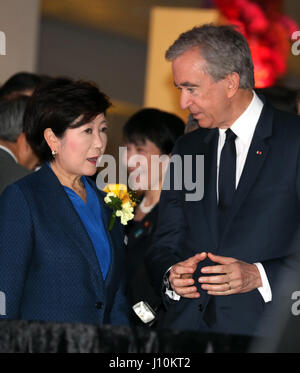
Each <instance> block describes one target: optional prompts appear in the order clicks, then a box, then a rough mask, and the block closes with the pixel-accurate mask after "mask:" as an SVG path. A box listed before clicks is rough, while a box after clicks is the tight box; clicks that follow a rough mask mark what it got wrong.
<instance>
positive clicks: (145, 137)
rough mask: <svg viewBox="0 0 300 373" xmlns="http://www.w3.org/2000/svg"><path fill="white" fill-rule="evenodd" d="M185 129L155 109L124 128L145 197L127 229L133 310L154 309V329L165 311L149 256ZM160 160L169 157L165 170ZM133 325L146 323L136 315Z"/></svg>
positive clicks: (133, 171) (140, 113)
mask: <svg viewBox="0 0 300 373" xmlns="http://www.w3.org/2000/svg"><path fill="white" fill-rule="evenodd" d="M184 128H185V125H184V122H183V121H182V120H181V119H180V118H179V117H177V116H176V115H174V114H171V113H168V112H165V111H161V110H158V109H153V108H145V109H142V110H140V111H138V112H137V113H135V114H134V115H133V116H132V117H131V118H129V120H128V121H127V123H126V124H125V126H124V128H123V136H124V140H125V145H126V147H127V161H128V162H129V167H128V171H129V174H130V176H129V177H130V178H132V183H133V185H132V187H133V189H135V190H138V191H139V192H141V193H142V197H141V202H140V203H139V204H138V205H137V207H136V209H135V217H134V219H133V220H131V221H130V222H129V223H128V225H127V227H126V235H127V239H128V241H127V263H128V274H129V300H130V305H131V307H132V306H134V305H135V304H137V303H139V302H141V301H143V302H146V303H147V304H149V305H150V307H151V309H152V310H153V311H154V312H155V313H156V314H157V317H156V320H155V321H156V322H155V324H153V327H154V325H155V326H156V327H157V326H158V325H159V320H157V319H158V318H159V317H161V316H162V314H163V309H161V300H160V296H159V294H156V292H155V291H154V289H153V287H152V286H151V284H150V280H149V277H148V274H147V272H146V268H145V263H144V261H145V254H146V252H147V250H148V247H149V245H150V242H151V239H152V233H153V231H154V230H155V228H156V225H157V217H158V209H159V198H160V193H161V189H162V182H163V177H164V167H165V168H166V166H167V164H168V160H169V155H170V153H171V151H172V149H173V146H174V144H175V142H176V140H177V138H178V137H180V136H181V135H183V133H184ZM134 156H143V157H144V160H145V162H142V163H140V164H139V163H137V164H136V166H134V165H133V164H132V165H130V158H131V159H133V157H134ZM160 156H165V160H164V165H162V167H160V165H159V164H158V158H159V157H160ZM133 163H134V162H133ZM138 165H139V167H137V166H138ZM151 167H152V168H151ZM151 171H152V172H151ZM154 171H156V172H154ZM134 174H135V176H134ZM131 323H132V325H136V326H138V325H143V321H141V320H140V319H139V318H138V317H137V315H136V314H135V313H133V312H132V313H131Z"/></svg>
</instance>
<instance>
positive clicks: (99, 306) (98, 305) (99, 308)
mask: <svg viewBox="0 0 300 373" xmlns="http://www.w3.org/2000/svg"><path fill="white" fill-rule="evenodd" d="M95 306H96V308H97V310H101V308H102V307H103V303H102V302H97V303H96V304H95Z"/></svg>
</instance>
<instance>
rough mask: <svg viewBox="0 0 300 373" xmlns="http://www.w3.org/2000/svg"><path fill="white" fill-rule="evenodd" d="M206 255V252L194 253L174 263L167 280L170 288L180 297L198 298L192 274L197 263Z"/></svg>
mask: <svg viewBox="0 0 300 373" xmlns="http://www.w3.org/2000/svg"><path fill="white" fill-rule="evenodd" d="M206 257H207V254H206V253H204V252H203V253H201V254H196V255H194V256H192V257H191V258H189V259H187V260H185V261H183V262H179V263H177V264H175V265H174V266H173V267H172V268H171V270H170V274H169V281H170V284H171V287H172V289H173V290H174V291H175V292H176V293H177V294H178V295H180V296H181V297H185V298H199V297H200V294H199V293H198V292H197V288H196V286H194V283H195V281H194V280H193V278H192V276H193V273H194V272H195V270H196V268H197V264H198V263H199V262H202V261H203V260H204V259H205V258H206Z"/></svg>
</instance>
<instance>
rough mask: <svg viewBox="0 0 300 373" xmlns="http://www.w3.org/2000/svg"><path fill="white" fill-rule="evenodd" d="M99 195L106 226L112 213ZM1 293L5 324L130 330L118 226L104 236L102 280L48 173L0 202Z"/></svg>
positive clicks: (74, 218)
mask: <svg viewBox="0 0 300 373" xmlns="http://www.w3.org/2000/svg"><path fill="white" fill-rule="evenodd" d="M89 182H90V183H91V185H92V187H93V188H94V189H95V190H96V191H97V193H98V196H99V201H100V205H101V209H102V212H103V220H104V224H105V226H106V227H107V226H108V222H109V218H110V215H111V210H110V209H109V208H108V207H106V205H105V204H104V203H103V198H104V194H103V193H102V192H100V191H99V190H98V189H97V188H96V186H95V184H94V183H93V182H92V181H89ZM0 227H1V230H0V291H2V292H3V293H4V294H5V296H6V315H5V316H2V317H4V318H9V319H23V320H45V321H53V322H80V323H93V324H108V323H109V324H119V325H121V324H127V323H128V320H127V312H128V310H127V302H126V299H125V297H124V287H125V282H124V281H125V276H124V266H123V261H124V250H123V249H124V247H123V245H124V244H123V235H122V233H121V232H122V231H121V226H120V224H119V222H116V224H115V226H114V228H113V230H112V231H111V232H109V233H108V236H109V240H110V247H111V265H110V269H109V272H108V274H107V277H106V280H105V281H104V280H103V277H102V274H101V270H100V266H99V262H98V260H97V257H96V254H95V251H94V248H93V245H92V243H91V240H90V238H89V236H88V234H87V232H86V230H85V228H84V226H83V224H82V222H81V220H80V218H79V216H78V214H77V212H76V210H75V209H74V207H73V205H72V202H71V201H70V200H69V198H68V196H67V194H66V193H65V191H64V189H63V187H62V185H61V184H60V182H59V181H58V179H57V177H56V176H55V175H54V173H53V172H52V170H51V169H50V168H49V167H48V166H43V167H42V168H41V169H40V170H39V171H37V172H35V173H33V174H31V175H29V176H27V177H25V178H23V179H21V180H19V181H18V182H16V183H14V184H12V185H11V186H9V187H8V188H7V189H6V190H5V191H4V193H3V194H2V195H1V198H0Z"/></svg>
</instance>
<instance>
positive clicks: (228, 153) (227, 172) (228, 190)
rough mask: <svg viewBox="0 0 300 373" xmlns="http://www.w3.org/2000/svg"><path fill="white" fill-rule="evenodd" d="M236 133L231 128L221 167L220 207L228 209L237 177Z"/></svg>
mask: <svg viewBox="0 0 300 373" xmlns="http://www.w3.org/2000/svg"><path fill="white" fill-rule="evenodd" d="M235 139H236V135H235V133H234V132H232V131H231V129H230V128H229V129H228V130H226V140H225V144H224V146H223V149H222V152H221V157H220V167H219V209H220V210H222V211H224V210H227V209H228V208H229V207H230V206H231V204H232V201H233V196H234V192H235V178H236V149H235Z"/></svg>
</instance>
